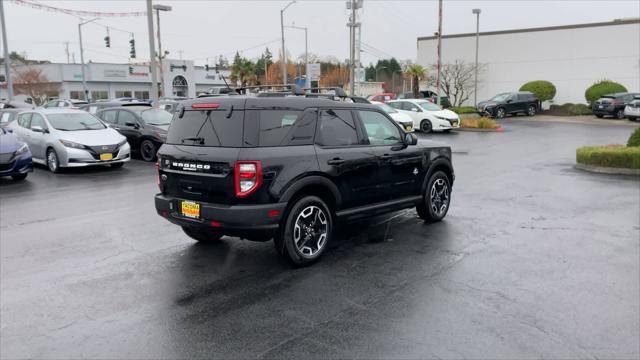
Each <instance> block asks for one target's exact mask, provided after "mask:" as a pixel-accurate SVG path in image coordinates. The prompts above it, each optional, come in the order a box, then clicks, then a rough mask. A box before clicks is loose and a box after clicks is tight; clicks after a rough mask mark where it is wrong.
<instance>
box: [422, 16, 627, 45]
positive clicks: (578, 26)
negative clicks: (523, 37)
mask: <svg viewBox="0 0 640 360" xmlns="http://www.w3.org/2000/svg"><path fill="white" fill-rule="evenodd" d="M628 24H640V18H634V19H618V20H613V21H607V22H597V23H588V24H574V25H559V26H546V27H538V28H527V29H514V30H500V31H486V32H481V33H480V35H481V36H487V35H504V34H517V33H528V32H537V31H553V30H568V29H582V28H590V27H600V26H613V25H628ZM470 36H476V33H464V34H452V35H442V38H443V39H452V38H461V37H470ZM436 39H438V37H437V36H421V37H419V38H418V41H421V40H436Z"/></svg>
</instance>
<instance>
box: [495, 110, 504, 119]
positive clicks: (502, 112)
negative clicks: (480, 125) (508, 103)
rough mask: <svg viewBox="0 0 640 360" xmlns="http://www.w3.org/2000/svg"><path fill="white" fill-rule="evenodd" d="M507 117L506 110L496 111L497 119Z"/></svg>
mask: <svg viewBox="0 0 640 360" xmlns="http://www.w3.org/2000/svg"><path fill="white" fill-rule="evenodd" d="M506 115H507V112H506V111H505V110H504V108H497V109H496V115H495V118H496V119H502V118H504V117H505V116H506Z"/></svg>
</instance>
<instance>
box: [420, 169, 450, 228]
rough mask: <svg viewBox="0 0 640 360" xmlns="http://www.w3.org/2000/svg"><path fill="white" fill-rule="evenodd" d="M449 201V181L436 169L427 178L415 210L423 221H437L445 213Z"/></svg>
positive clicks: (445, 175) (447, 209) (442, 217)
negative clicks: (421, 196)
mask: <svg viewBox="0 0 640 360" xmlns="http://www.w3.org/2000/svg"><path fill="white" fill-rule="evenodd" d="M450 203H451V182H450V181H449V177H448V176H447V174H445V173H444V172H442V171H436V172H435V173H434V174H433V175H431V177H430V178H429V182H428V183H427V189H426V191H425V194H424V195H423V199H422V202H420V204H418V206H417V207H416V210H417V212H418V216H420V218H421V219H422V220H424V221H425V222H429V223H432V222H437V221H440V220H442V219H444V217H445V216H446V215H447V212H448V211H449V204H450Z"/></svg>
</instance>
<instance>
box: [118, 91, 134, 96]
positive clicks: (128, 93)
mask: <svg viewBox="0 0 640 360" xmlns="http://www.w3.org/2000/svg"><path fill="white" fill-rule="evenodd" d="M116 97H117V98H123V97H131V91H116Z"/></svg>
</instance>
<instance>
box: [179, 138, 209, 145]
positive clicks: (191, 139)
mask: <svg viewBox="0 0 640 360" xmlns="http://www.w3.org/2000/svg"><path fill="white" fill-rule="evenodd" d="M181 141H182V143H184V142H185V141H193V142H195V143H197V144H200V145H204V138H203V137H188V138H184V139H182V140H181Z"/></svg>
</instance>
